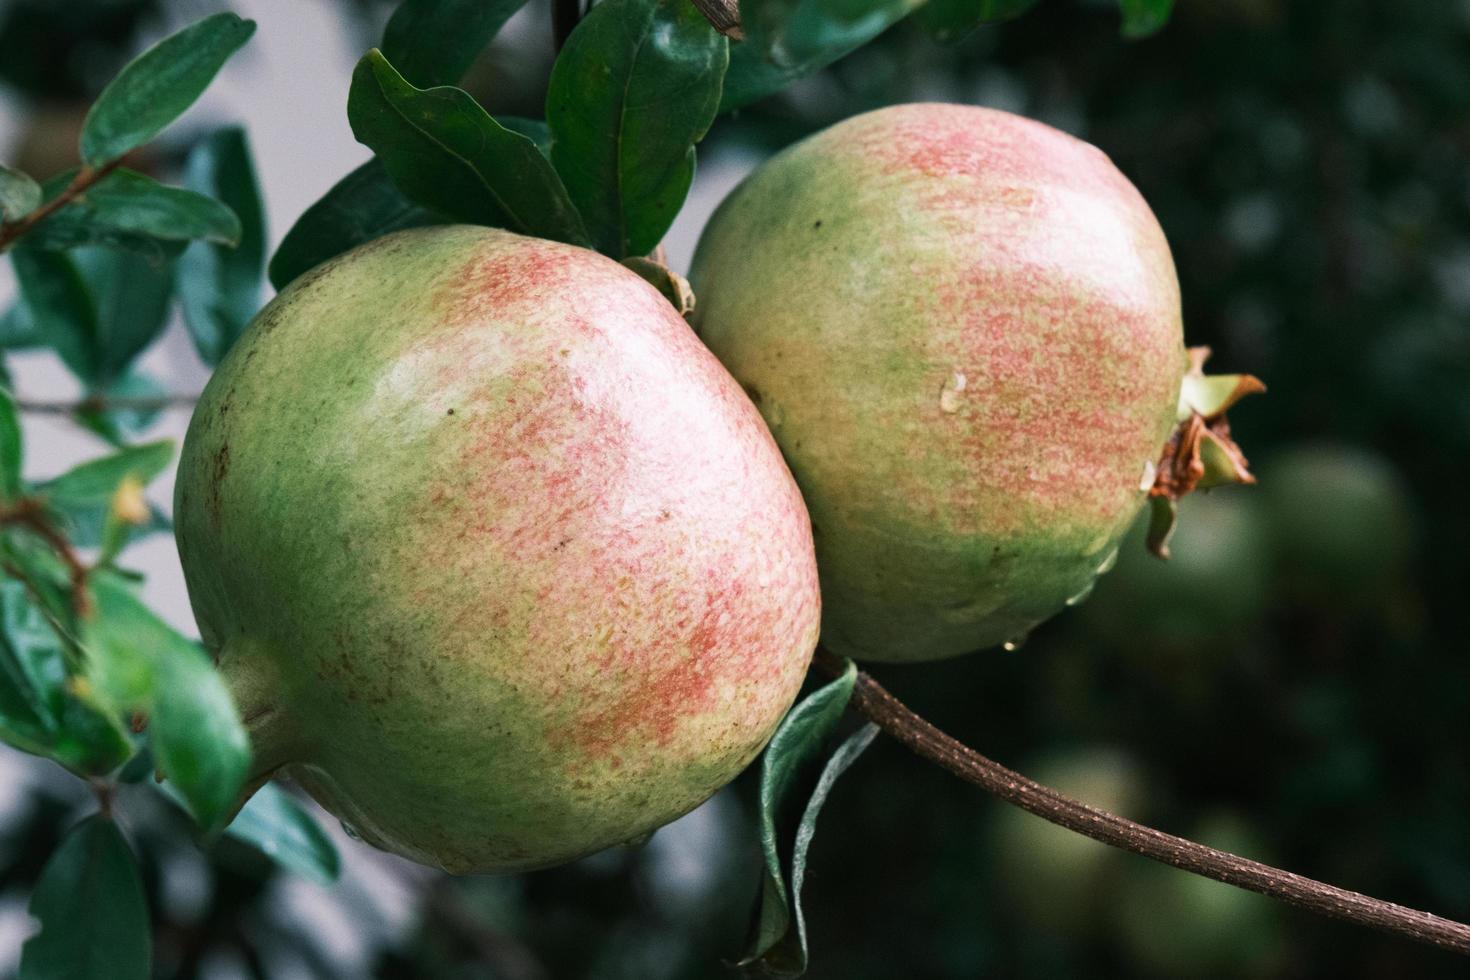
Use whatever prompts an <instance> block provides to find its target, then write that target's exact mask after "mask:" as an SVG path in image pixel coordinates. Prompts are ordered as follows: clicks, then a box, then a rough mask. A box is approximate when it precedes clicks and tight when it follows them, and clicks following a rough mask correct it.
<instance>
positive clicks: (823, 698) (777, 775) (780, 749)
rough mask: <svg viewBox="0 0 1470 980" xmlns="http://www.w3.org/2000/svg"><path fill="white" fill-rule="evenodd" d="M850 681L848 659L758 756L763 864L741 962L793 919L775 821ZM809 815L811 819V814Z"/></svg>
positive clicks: (771, 945)
mask: <svg viewBox="0 0 1470 980" xmlns="http://www.w3.org/2000/svg"><path fill="white" fill-rule="evenodd" d="M856 680H857V667H856V665H854V664H853V663H852V662H851V661H849V662H848V665H847V670H846V671H845V672H844V673H843V675H842V676H841V677H839V678H838V679H836V680H834V681H832V682H831V683H829V684H827V685H826V686H824V687H821V688H818V689H817V690H815V691H813V692H812V693H811V694H810V695H808V696H807V697H806V698H805V699H804V700H802V701H801V702H800V703H798V704H797V705H796V706H795V707H793V708H792V709H791V710H790V711H789V712H787V714H786V717H785V718H784V719H782V721H781V725H780V727H779V728H777V729H776V734H775V735H774V736H773V737H772V738H771V743H770V744H769V745H768V746H766V751H765V755H764V756H762V758H761V785H760V843H761V851H762V854H763V856H764V865H765V866H764V869H763V872H764V873H763V874H762V876H761V893H760V898H759V900H758V901H759V906H758V911H757V917H756V923H755V929H754V932H753V935H752V938H751V944H750V950H749V952H748V954H747V955H746V957H745V959H744V960H743V961H742V963H743V964H749V963H754V962H756V961H757V960H761V959H762V957H764V956H766V954H768V953H770V952H771V951H772V950H775V949H776V948H777V947H778V944H780V943H781V942H782V941H783V939H785V938H786V936H787V935H788V933H790V932H791V930H792V927H793V925H794V924H795V923H796V921H797V919H796V916H795V915H794V913H793V898H792V896H793V894H794V893H793V891H792V890H790V889H788V887H787V881H788V878H787V871H786V868H785V866H784V865H783V861H782V857H781V847H780V839H779V831H778V823H779V819H780V816H781V813H782V811H783V810H784V809H785V808H786V806H787V805H788V803H789V800H790V797H791V793H792V791H793V789H794V788H795V785H796V782H797V777H798V776H799V775H800V773H801V771H802V769H803V768H804V767H805V766H806V765H807V764H808V763H810V762H812V761H814V760H815V759H816V757H817V755H818V754H819V753H820V752H821V750H822V746H823V745H824V744H825V743H826V741H827V739H828V738H829V737H830V736H831V734H832V732H833V731H834V730H835V729H836V728H837V723H838V722H839V721H840V720H841V719H842V713H843V711H845V710H846V709H847V702H848V700H849V699H850V698H851V697H852V689H853V685H854V683H855V682H856ZM834 778H835V777H834ZM818 806H819V807H820V803H818ZM812 818H813V820H815V813H813V815H812Z"/></svg>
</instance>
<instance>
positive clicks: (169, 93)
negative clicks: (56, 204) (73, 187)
mask: <svg viewBox="0 0 1470 980" xmlns="http://www.w3.org/2000/svg"><path fill="white" fill-rule="evenodd" d="M253 33H255V22H254V21H250V20H242V19H240V18H239V17H237V16H235V15H234V14H214V15H213V16H211V17H206V18H204V19H203V20H201V21H199V22H198V23H197V24H194V25H192V26H190V27H186V28H184V29H183V30H182V31H179V32H178V33H177V34H173V35H171V36H169V37H166V38H164V39H163V40H162V41H159V42H158V43H157V44H155V45H153V46H152V47H151V48H149V49H148V50H147V51H144V52H143V53H142V54H140V55H138V57H137V58H135V59H133V60H132V61H131V62H129V63H128V64H127V65H126V66H124V68H123V70H122V71H121V72H119V73H118V76H117V77H116V78H114V79H113V80H112V82H111V83H109V84H108V86H107V87H106V88H105V89H103V90H102V94H101V95H99V96H98V97H97V101H96V102H94V103H93V104H92V109H91V111H90V112H88V113H87V118H86V121H85V122H84V123H83V124H82V136H81V153H82V163H84V164H85V165H87V166H89V167H100V166H102V165H103V164H105V163H108V162H109V161H112V160H116V159H117V158H119V157H121V156H122V155H123V154H124V153H126V152H128V151H129V150H131V149H133V148H134V147H137V146H140V145H142V144H143V143H146V142H148V141H149V140H151V139H152V138H153V137H155V136H157V135H158V134H159V133H160V132H162V131H163V128H164V127H165V126H167V125H168V124H169V123H171V122H173V121H174V120H175V119H177V118H178V117H179V116H180V115H182V114H183V112H184V110H185V109H187V108H189V106H191V105H193V104H194V100H195V99H197V98H199V96H200V95H202V94H203V92H204V90H205V89H206V88H208V87H209V83H210V82H212V81H213V80H214V76H215V75H216V74H218V73H219V70H220V69H221V68H222V67H224V63H225V62H226V61H227V60H229V57H230V55H232V54H234V53H235V52H236V51H238V50H239V49H240V46H241V45H243V44H244V43H245V42H246V41H247V40H249V38H250V35H251V34H253Z"/></svg>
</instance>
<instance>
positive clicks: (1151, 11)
mask: <svg viewBox="0 0 1470 980" xmlns="http://www.w3.org/2000/svg"><path fill="white" fill-rule="evenodd" d="M1118 9H1119V10H1121V11H1122V13H1123V36H1124V37H1128V38H1143V37H1148V36H1149V35H1150V34H1154V33H1157V32H1158V31H1159V30H1160V29H1162V28H1163V26H1164V25H1165V24H1167V23H1168V22H1169V14H1171V13H1172V12H1173V10H1174V0H1118Z"/></svg>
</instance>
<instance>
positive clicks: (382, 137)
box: [347, 50, 587, 244]
mask: <svg viewBox="0 0 1470 980" xmlns="http://www.w3.org/2000/svg"><path fill="white" fill-rule="evenodd" d="M347 120H348V122H349V123H351V124H352V132H353V134H354V135H355V136H356V137H357V138H358V140H359V141H360V142H362V143H364V144H366V145H367V146H369V147H371V148H372V149H373V151H374V152H375V153H377V154H378V157H379V159H381V160H382V161H383V166H384V167H386V168H387V170H388V174H389V175H390V176H391V177H392V178H393V183H395V184H396V185H398V189H399V190H401V191H403V193H404V195H405V196H407V197H408V198H409V199H410V200H412V201H415V202H416V203H418V204H420V205H422V206H423V207H426V208H432V209H434V210H435V211H439V212H441V213H443V214H445V215H447V216H449V217H451V218H454V219H456V220H459V221H467V222H472V223H474V224H482V225H491V226H493V227H497V228H508V229H510V230H511V231H516V232H520V233H521V234H524V235H534V236H536V237H538V238H550V239H554V240H556V241H560V242H571V243H573V244H583V243H585V242H586V240H587V236H586V232H585V230H584V229H583V226H582V219H581V218H580V217H579V216H578V215H577V211H576V209H575V208H574V207H573V206H572V202H571V201H570V200H569V199H568V197H567V191H566V188H564V187H563V186H562V182H561V180H560V178H558V177H557V175H556V171H555V170H553V169H552V167H551V164H550V163H548V162H547V160H546V158H545V157H544V156H542V155H541V151H540V150H538V149H536V144H534V143H532V142H531V141H530V140H529V139H527V138H526V137H524V136H521V135H520V134H519V133H513V132H511V131H510V130H508V129H506V128H505V127H504V126H502V125H500V124H499V123H498V122H496V121H495V120H494V119H492V118H491V117H490V115H489V114H488V113H487V112H485V110H484V109H482V108H480V106H479V105H478V104H477V103H476V102H475V100H474V99H473V98H471V97H470V95H469V93H468V92H464V91H461V90H460V89H457V88H449V87H447V86H445V87H440V88H432V89H418V88H414V87H413V86H412V85H410V84H409V83H408V82H406V81H404V79H403V76H402V75H400V74H398V72H397V71H396V70H394V68H393V66H392V65H390V64H389V63H388V61H387V59H385V58H384V57H383V55H382V53H381V52H379V51H376V50H374V51H369V52H368V53H367V54H366V55H364V56H363V58H362V60H361V61H359V62H358V63H357V69H356V70H355V71H354V72H353V73H352V90H351V92H350V93H349V94H348V97H347Z"/></svg>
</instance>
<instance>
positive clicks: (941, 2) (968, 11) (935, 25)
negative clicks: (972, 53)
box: [914, 0, 1040, 41]
mask: <svg viewBox="0 0 1470 980" xmlns="http://www.w3.org/2000/svg"><path fill="white" fill-rule="evenodd" d="M1039 2H1040V0H927V2H926V3H925V4H924V6H922V7H920V8H919V10H918V12H917V13H916V14H915V15H914V17H915V19H916V20H917V21H918V22H919V23H920V24H921V25H922V26H923V27H924V29H925V30H927V31H928V32H929V33H931V34H933V35H934V36H935V37H936V38H938V39H939V40H941V41H958V40H959V39H961V38H963V37H964V36H965V35H967V34H969V33H970V32H971V31H973V30H975V28H977V27H979V26H980V25H981V24H987V23H990V22H992V21H998V20H1010V19H1011V18H1012V17H1019V16H1021V15H1022V14H1024V13H1025V12H1026V11H1028V10H1030V9H1031V8H1032V7H1034V6H1036V5H1037V4H1038V3H1039Z"/></svg>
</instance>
